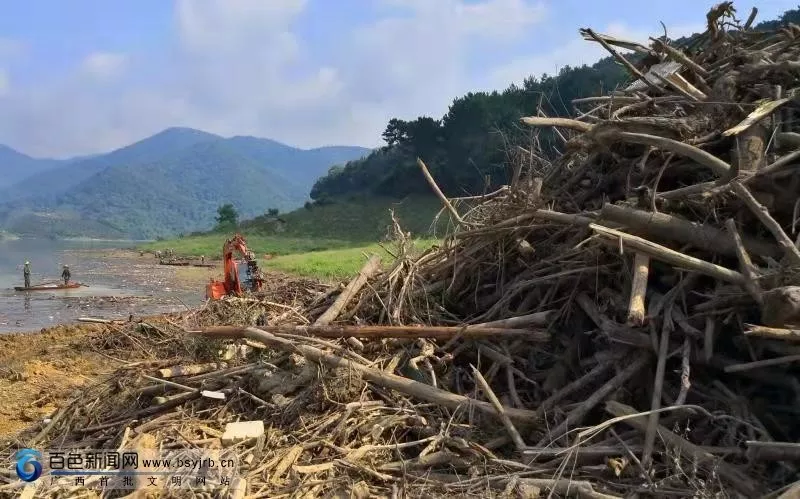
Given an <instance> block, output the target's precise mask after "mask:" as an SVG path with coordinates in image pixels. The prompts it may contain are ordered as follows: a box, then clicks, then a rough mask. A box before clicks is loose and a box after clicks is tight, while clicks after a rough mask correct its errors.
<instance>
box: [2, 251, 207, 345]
mask: <svg viewBox="0 0 800 499" xmlns="http://www.w3.org/2000/svg"><path fill="white" fill-rule="evenodd" d="M137 244H138V242H137V241H95V240H74V241H65V240H49V239H17V240H2V241H0V333H3V332H11V331H30V330H36V329H40V328H42V327H45V326H51V325H56V324H60V323H66V322H72V321H74V320H75V319H77V318H78V317H80V316H93V315H94V316H101V317H102V316H106V317H110V318H119V317H121V316H127V315H128V314H129V313H132V314H146V313H160V312H172V311H177V310H179V309H180V307H182V304H183V303H186V302H191V303H187V304H188V305H195V304H197V302H198V300H199V299H200V293H199V292H197V291H195V292H193V293H188V294H187V293H185V292H181V291H180V290H176V289H171V288H170V287H169V281H170V280H171V279H170V276H171V274H169V273H170V272H174V270H173V269H169V268H165V267H164V266H158V265H155V262H154V260H153V259H152V257H150V259H148V258H139V259H133V260H131V259H130V258H129V259H127V260H126V259H124V258H122V259H120V258H110V257H109V256H108V255H109V254H110V253H112V251H111V250H113V249H130V248H133V247H134V246H136V245H137ZM92 250H97V251H92ZM104 250H107V251H104ZM26 260H27V261H29V262H30V263H31V285H36V284H39V283H44V282H58V281H60V279H61V268H62V265H64V264H66V265H69V268H70V272H71V274H72V276H71V279H72V280H73V281H75V282H80V283H82V284H85V285H86V286H85V287H80V288H77V289H66V290H48V291H31V292H23V291H15V290H14V286H22V285H23V284H24V282H23V274H22V267H23V264H24V263H25V261H26ZM159 267H160V268H159ZM195 295H197V296H195Z"/></svg>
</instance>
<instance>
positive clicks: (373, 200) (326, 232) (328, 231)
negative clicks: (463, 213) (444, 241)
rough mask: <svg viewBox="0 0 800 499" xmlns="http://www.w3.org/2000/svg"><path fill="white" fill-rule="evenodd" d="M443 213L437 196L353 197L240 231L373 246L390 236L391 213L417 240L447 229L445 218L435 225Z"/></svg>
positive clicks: (262, 221) (271, 218)
mask: <svg viewBox="0 0 800 499" xmlns="http://www.w3.org/2000/svg"><path fill="white" fill-rule="evenodd" d="M440 209H441V203H440V202H439V200H438V199H437V198H435V197H434V196H426V195H411V196H407V197H405V198H403V199H395V198H390V197H378V196H351V197H341V198H337V199H332V200H328V201H325V202H322V203H314V204H311V203H309V204H308V205H307V206H306V207H305V208H300V209H297V210H294V211H292V212H290V213H284V214H281V215H279V216H278V217H274V216H269V215H262V216H260V217H256V218H255V219H252V220H248V221H245V222H242V223H241V226H240V227H241V229H242V230H243V231H245V232H250V233H254V234H273V235H278V236H281V237H307V238H311V239H335V240H342V239H344V240H348V241H353V242H374V241H378V240H381V239H382V238H383V237H384V236H386V235H387V232H388V228H389V227H390V226H391V224H392V219H391V214H390V211H389V210H393V211H394V214H395V217H396V218H397V219H398V221H399V222H400V225H401V227H402V228H403V230H405V231H408V232H411V233H412V234H413V235H414V236H415V237H434V236H436V235H440V234H442V233H443V231H444V230H446V228H447V217H446V216H443V217H441V219H440V221H439V222H438V223H437V224H436V225H434V224H433V219H434V216H435V215H436V213H437V212H438V211H439V210H440Z"/></svg>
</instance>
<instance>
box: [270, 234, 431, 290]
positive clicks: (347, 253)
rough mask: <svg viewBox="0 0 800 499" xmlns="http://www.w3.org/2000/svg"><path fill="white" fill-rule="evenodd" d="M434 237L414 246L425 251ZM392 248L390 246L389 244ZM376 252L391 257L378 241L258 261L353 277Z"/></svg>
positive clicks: (276, 267)
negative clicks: (376, 242)
mask: <svg viewBox="0 0 800 499" xmlns="http://www.w3.org/2000/svg"><path fill="white" fill-rule="evenodd" d="M436 242H437V241H436V240H434V239H418V240H416V241H414V250H415V251H417V252H421V251H424V250H426V249H428V248H430V247H431V246H433V245H434V244H436ZM389 249H390V250H391V247H389ZM373 254H377V255H379V256H380V257H381V260H382V262H383V263H384V264H389V263H391V262H392V260H393V257H392V255H391V254H389V253H388V252H387V251H386V250H385V249H384V248H383V247H382V246H380V245H379V244H370V245H366V246H357V247H352V248H344V249H334V250H326V251H314V252H309V253H297V254H292V255H285V256H279V257H277V258H273V259H271V260H265V261H261V262H260V265H261V266H262V267H263V268H265V269H273V270H280V271H282V272H288V273H291V274H296V275H302V276H307V277H317V278H320V279H324V280H347V279H350V278H351V277H353V275H355V274H356V272H358V271H359V269H360V268H361V267H362V266H363V265H364V263H365V262H366V261H367V259H368V258H369V256H371V255H373Z"/></svg>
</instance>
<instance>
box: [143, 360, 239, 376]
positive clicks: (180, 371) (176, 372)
mask: <svg viewBox="0 0 800 499" xmlns="http://www.w3.org/2000/svg"><path fill="white" fill-rule="evenodd" d="M227 367H228V364H226V363H224V362H209V363H206V364H190V365H185V366H172V367H167V368H165V369H159V370H158V375H159V376H160V377H162V378H175V377H177V376H194V375H195V374H205V373H209V372H212V371H217V370H219V369H225V368H227Z"/></svg>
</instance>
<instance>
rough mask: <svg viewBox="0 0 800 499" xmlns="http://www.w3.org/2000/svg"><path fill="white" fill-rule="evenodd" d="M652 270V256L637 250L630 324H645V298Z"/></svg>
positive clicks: (630, 304)
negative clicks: (648, 277) (648, 278)
mask: <svg viewBox="0 0 800 499" xmlns="http://www.w3.org/2000/svg"><path fill="white" fill-rule="evenodd" d="M649 272H650V257H649V256H647V255H646V254H644V253H639V252H636V254H635V255H634V258H633V280H632V283H631V298H630V301H629V302H628V321H627V322H628V324H629V325H632V326H641V325H642V324H644V318H645V313H646V311H647V309H646V308H645V304H644V299H645V294H647V276H648V274H649Z"/></svg>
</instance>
